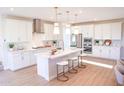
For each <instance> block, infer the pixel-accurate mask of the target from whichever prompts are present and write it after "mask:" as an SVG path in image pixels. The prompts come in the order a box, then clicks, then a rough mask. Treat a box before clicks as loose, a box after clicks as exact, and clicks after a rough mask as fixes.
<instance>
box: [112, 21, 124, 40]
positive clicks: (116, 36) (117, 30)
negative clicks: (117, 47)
mask: <svg viewBox="0 0 124 93" xmlns="http://www.w3.org/2000/svg"><path fill="white" fill-rule="evenodd" d="M121 27H122V26H121V22H117V23H111V35H112V40H121V31H122V30H121Z"/></svg>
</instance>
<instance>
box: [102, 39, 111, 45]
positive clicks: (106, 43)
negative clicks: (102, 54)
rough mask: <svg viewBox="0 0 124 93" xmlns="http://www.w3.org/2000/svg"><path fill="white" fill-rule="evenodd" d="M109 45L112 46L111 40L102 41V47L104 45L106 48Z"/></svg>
mask: <svg viewBox="0 0 124 93" xmlns="http://www.w3.org/2000/svg"><path fill="white" fill-rule="evenodd" d="M111 44H112V41H111V40H105V41H104V45H106V46H110V45H111Z"/></svg>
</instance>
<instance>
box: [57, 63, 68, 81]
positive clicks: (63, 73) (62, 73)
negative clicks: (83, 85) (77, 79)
mask: <svg viewBox="0 0 124 93" xmlns="http://www.w3.org/2000/svg"><path fill="white" fill-rule="evenodd" d="M56 65H57V80H59V81H63V82H65V81H68V80H69V77H68V76H66V75H65V66H68V61H62V62H59V63H57V64H56ZM59 66H62V70H63V72H61V73H59V70H58V69H59ZM61 76H63V77H64V79H60V77H61Z"/></svg>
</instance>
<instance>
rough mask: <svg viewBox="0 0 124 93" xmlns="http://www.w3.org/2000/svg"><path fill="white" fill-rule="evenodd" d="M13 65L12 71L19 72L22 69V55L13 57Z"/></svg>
mask: <svg viewBox="0 0 124 93" xmlns="http://www.w3.org/2000/svg"><path fill="white" fill-rule="evenodd" d="M12 59H13V60H12V61H11V62H12V63H11V70H18V69H20V68H22V63H23V62H22V60H21V55H20V54H14V55H13V56H12Z"/></svg>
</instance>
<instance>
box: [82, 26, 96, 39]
mask: <svg viewBox="0 0 124 93" xmlns="http://www.w3.org/2000/svg"><path fill="white" fill-rule="evenodd" d="M81 32H82V34H83V37H86V38H93V36H94V27H93V25H83V26H81Z"/></svg>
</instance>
